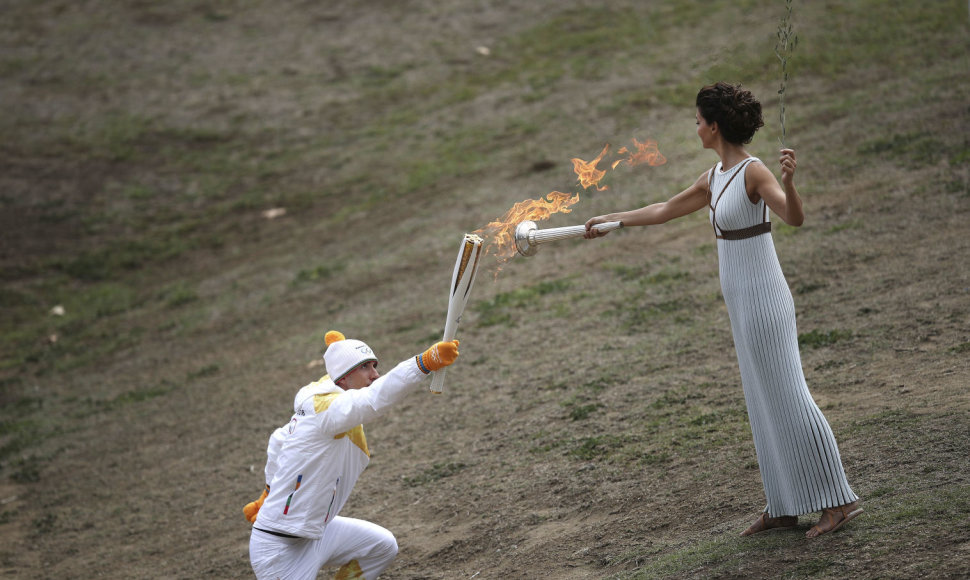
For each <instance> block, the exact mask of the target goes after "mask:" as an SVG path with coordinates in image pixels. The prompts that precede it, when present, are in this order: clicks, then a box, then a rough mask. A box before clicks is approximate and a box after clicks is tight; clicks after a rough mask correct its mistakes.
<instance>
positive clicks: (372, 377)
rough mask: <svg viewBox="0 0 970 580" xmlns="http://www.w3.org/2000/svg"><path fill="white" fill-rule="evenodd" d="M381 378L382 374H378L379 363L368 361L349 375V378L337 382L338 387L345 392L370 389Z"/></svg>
mask: <svg viewBox="0 0 970 580" xmlns="http://www.w3.org/2000/svg"><path fill="white" fill-rule="evenodd" d="M380 376H381V373H379V372H377V361H373V360H372V361H367V362H365V363H364V364H362V365H360V366H359V367H357V368H355V369H354V370H352V371H350V372H349V373H347V376H345V377H344V378H342V379H340V380H339V381H338V382H337V386H338V387H340V388H341V389H343V390H345V391H351V390H357V389H363V388H364V387H369V386H370V384H371V383H373V382H374V381H376V380H377V379H378V378H380Z"/></svg>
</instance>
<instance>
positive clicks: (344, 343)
mask: <svg viewBox="0 0 970 580" xmlns="http://www.w3.org/2000/svg"><path fill="white" fill-rule="evenodd" d="M324 342H326V343H327V351H326V352H324V353H323V362H324V364H325V365H326V367H327V374H328V375H330V379H331V380H332V381H333V382H335V383H336V382H337V381H339V380H340V379H342V378H344V377H345V376H347V375H348V374H350V372H351V371H353V370H354V369H356V368H357V367H359V366H360V365H362V364H364V363H366V362H370V361H374V362H377V356H376V355H375V354H374V351H373V350H371V348H370V347H369V346H367V345H366V344H365V343H363V342H362V341H359V340H354V339H352V338H345V337H344V335H343V334H342V333H340V332H337V331H336V330H331V331H329V332H327V335H326V337H325V338H324Z"/></svg>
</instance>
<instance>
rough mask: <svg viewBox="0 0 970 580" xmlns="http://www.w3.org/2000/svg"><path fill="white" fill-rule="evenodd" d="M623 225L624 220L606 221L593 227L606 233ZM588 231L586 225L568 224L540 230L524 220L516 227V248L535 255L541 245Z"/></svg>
mask: <svg viewBox="0 0 970 580" xmlns="http://www.w3.org/2000/svg"><path fill="white" fill-rule="evenodd" d="M622 227H623V222H605V223H601V224H596V225H595V226H593V229H594V230H596V231H598V232H600V233H601V234H605V233H606V232H612V231H613V230H618V229H620V228H622ZM585 233H586V226H584V225H580V226H566V227H564V228H546V229H544V230H540V229H539V227H538V226H537V225H536V223H535V222H533V221H528V220H527V221H524V222H522V223H520V224H519V225H518V226H517V227H516V228H515V249H516V250H518V252H519V253H520V254H522V255H523V256H527V257H528V256H534V255H535V254H536V252H538V251H539V245H540V244H545V243H547V242H554V241H556V240H568V239H570V238H581V237H583V235H585Z"/></svg>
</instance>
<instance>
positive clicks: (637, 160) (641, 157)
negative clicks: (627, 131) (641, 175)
mask: <svg viewBox="0 0 970 580" xmlns="http://www.w3.org/2000/svg"><path fill="white" fill-rule="evenodd" d="M633 145H634V146H636V148H637V150H636V152H635V153H634V152H631V151H630V150H629V149H627V148H626V147H621V148H620V149H619V151H617V154H618V155H626V156H627V158H626V159H617V160H616V161H614V162H613V167H612V169H616V166H617V165H619V164H620V163H626V164H627V165H629V166H630V167H633V166H636V165H640V164H641V163H646V164H647V165H649V166H650V167H656V166H658V165H663V164H664V163H666V162H667V158H666V157H664V156H663V154H662V153H660V149H659V147H658V146H657V142H656V141H654V140H653V139H647V140H646V141H644V142H643V143H641V142H639V141H637V139H636V138H635V137H634V138H633Z"/></svg>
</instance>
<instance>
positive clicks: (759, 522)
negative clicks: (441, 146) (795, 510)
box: [741, 512, 798, 536]
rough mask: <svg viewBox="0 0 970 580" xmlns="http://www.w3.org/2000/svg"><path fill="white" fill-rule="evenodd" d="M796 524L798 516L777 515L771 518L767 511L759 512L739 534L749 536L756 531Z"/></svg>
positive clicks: (778, 528)
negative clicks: (756, 517) (751, 522)
mask: <svg viewBox="0 0 970 580" xmlns="http://www.w3.org/2000/svg"><path fill="white" fill-rule="evenodd" d="M796 525H798V516H779V517H777V518H773V517H771V516H769V515H768V512H761V515H760V516H758V519H756V520H755V521H754V523H753V524H751V525H750V526H748V529H746V530H744V531H743V532H741V535H742V536H750V535H751V534H757V533H758V532H764V531H767V530H785V529H788V528H794V527H795V526H796Z"/></svg>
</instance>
